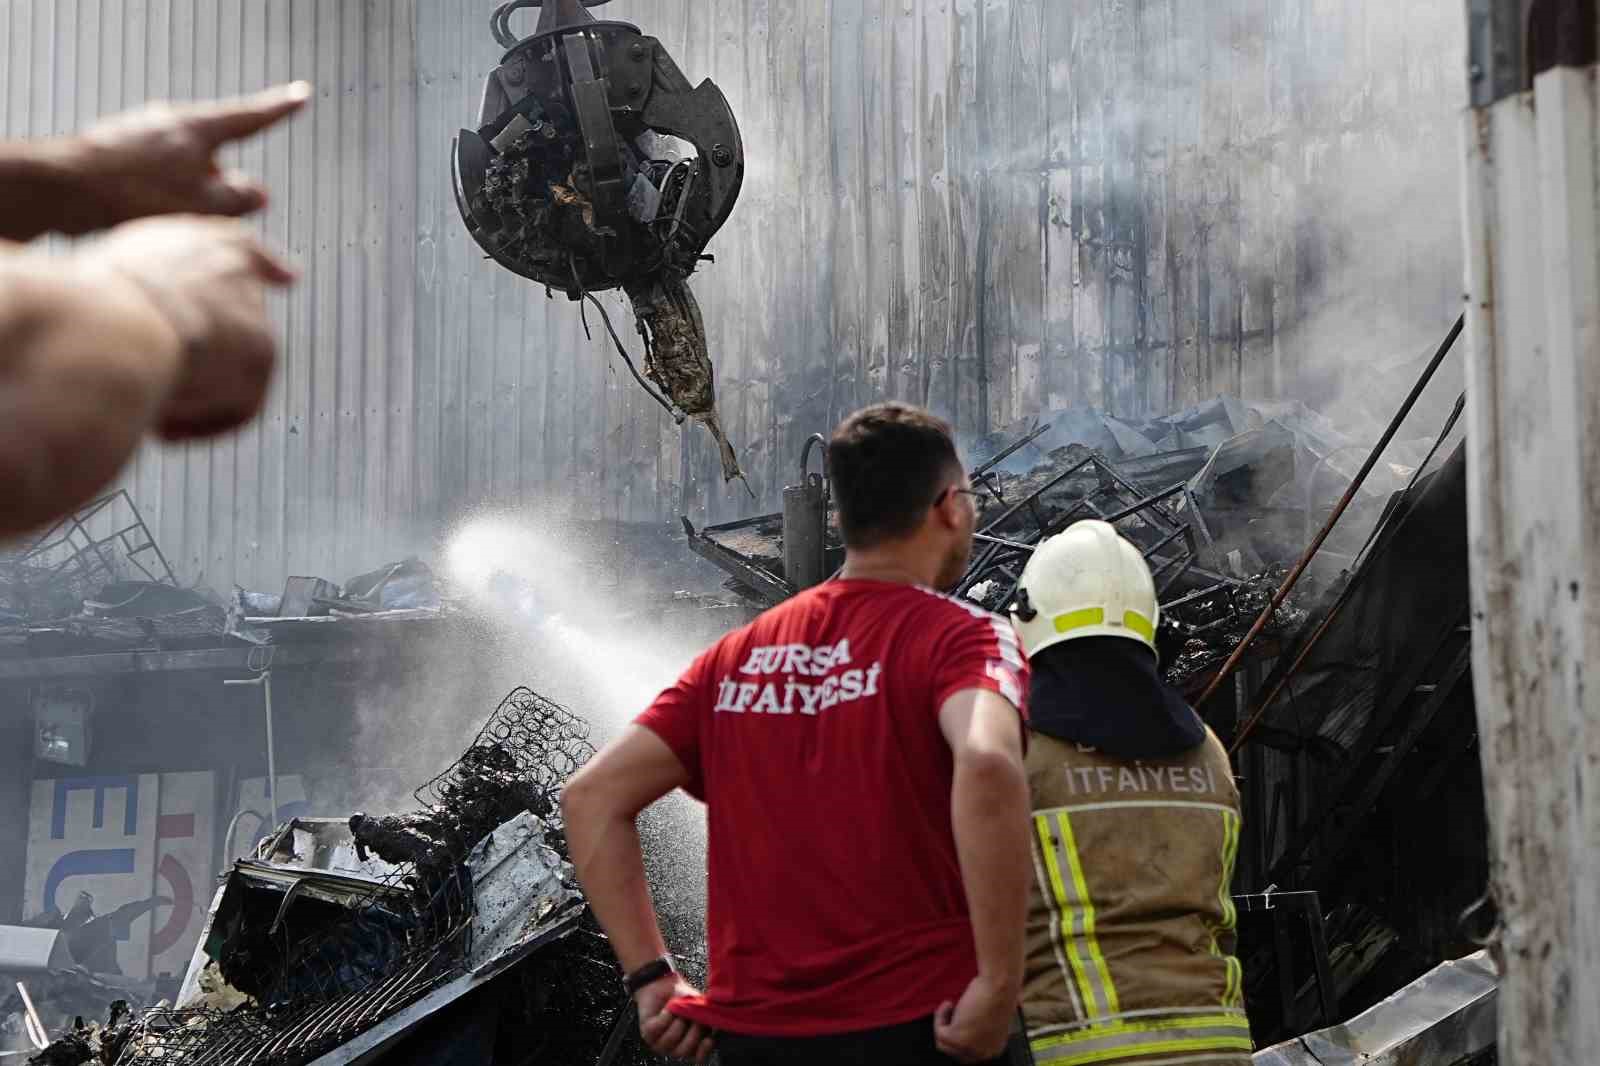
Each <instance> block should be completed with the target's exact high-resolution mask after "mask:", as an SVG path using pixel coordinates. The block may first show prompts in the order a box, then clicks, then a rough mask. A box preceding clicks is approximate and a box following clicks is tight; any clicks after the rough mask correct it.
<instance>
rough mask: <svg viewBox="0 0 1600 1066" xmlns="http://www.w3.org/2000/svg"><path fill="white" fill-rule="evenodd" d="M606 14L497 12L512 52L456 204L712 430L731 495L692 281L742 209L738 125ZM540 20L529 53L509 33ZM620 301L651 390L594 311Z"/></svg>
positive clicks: (471, 141)
mask: <svg viewBox="0 0 1600 1066" xmlns="http://www.w3.org/2000/svg"><path fill="white" fill-rule="evenodd" d="M605 2H607V0H582V2H581V3H580V0H543V2H541V0H510V2H508V3H503V4H501V5H500V6H499V7H498V8H497V9H496V10H495V12H494V15H493V16H492V17H491V19H490V29H491V31H492V32H493V34H494V37H495V40H496V41H497V42H498V43H499V44H500V46H501V47H503V48H505V49H506V53H505V56H504V58H503V59H502V60H501V62H500V66H499V67H497V68H496V69H495V70H494V72H493V73H491V74H490V75H489V79H488V83H487V85H486V86H485V88H484V95H483V107H482V111H481V113H480V114H479V117H478V126H477V128H475V129H470V130H465V129H464V130H462V131H461V133H460V135H459V136H458V137H457V139H456V148H455V189H456V201H457V205H458V207H459V208H460V211H461V217H462V218H463V220H464V221H465V222H466V225H467V229H468V231H469V232H470V233H471V234H472V236H473V238H474V239H475V240H476V241H477V242H478V243H479V245H481V246H482V247H483V249H484V251H486V252H488V253H489V255H490V256H491V257H492V258H493V259H494V260H495V261H496V262H497V263H499V264H500V265H501V266H503V267H505V268H506V269H507V270H510V271H513V272H514V273H517V274H520V275H522V276H523V277H525V278H528V279H530V280H532V281H535V282H537V283H539V284H541V285H543V286H544V287H545V292H546V293H547V294H549V293H551V292H553V291H560V292H564V293H566V295H567V298H568V299H570V300H573V301H585V300H586V301H588V302H589V303H590V304H593V306H594V307H595V309H596V310H597V311H599V313H600V317H601V319H602V320H603V323H604V325H605V329H606V332H607V333H608V334H609V335H610V338H611V341H612V343H613V344H614V345H615V347H616V350H617V352H618V354H620V355H621V356H622V359H623V361H624V362H626V363H627V365H628V369H629V370H630V371H632V372H633V375H634V377H635V378H636V379H637V380H638V381H639V384H640V386H641V387H643V388H644V389H645V391H646V392H648V393H649V394H650V395H651V397H652V398H654V399H655V400H656V402H658V403H659V404H661V406H662V407H664V408H665V409H667V410H668V411H669V412H670V413H671V414H672V415H673V417H674V418H675V419H676V420H677V421H678V422H679V423H682V422H683V421H684V419H686V418H692V419H694V420H695V421H697V422H700V423H701V424H702V425H704V426H705V427H706V429H707V430H708V431H709V432H710V433H711V435H712V437H713V438H715V440H716V442H717V446H718V448H719V450H720V454H721V457H722V473H723V477H724V479H725V480H727V481H732V480H733V479H734V478H739V477H742V476H743V475H742V473H741V472H740V470H739V461H738V458H737V457H736V455H735V454H734V450H733V445H732V444H731V443H729V441H728V438H727V436H726V435H725V434H724V433H723V430H722V423H721V421H720V419H719V418H718V415H717V406H716V390H715V384H714V378H715V374H714V371H713V368H712V365H711V354H710V351H709V349H708V346H707V343H706V331H705V325H704V323H703V322H702V321H701V317H700V307H699V305H698V304H697V303H696V302H695V298H694V294H693V292H691V291H690V289H689V283H688V278H689V275H690V274H691V273H693V272H694V270H695V268H696V267H697V266H698V265H699V264H700V262H701V261H702V260H710V259H711V256H708V255H706V254H704V253H705V249H706V245H707V244H708V243H709V242H710V240H711V238H712V237H713V236H714V235H715V234H716V232H717V230H719V229H720V228H721V227H722V225H723V223H724V222H726V221H727V220H728V216H729V214H730V213H731V212H732V211H733V205H734V203H735V201H736V200H737V199H738V197H739V189H740V186H741V185H742V184H743V182H744V145H743V142H742V141H741V139H740V136H739V125H738V122H737V121H736V120H735V119H734V115H733V111H732V109H731V108H730V107H729V106H728V101H727V99H726V98H725V97H724V96H723V95H722V91H721V90H720V89H718V88H717V86H716V85H715V84H714V83H712V82H711V81H709V80H707V81H703V82H701V83H700V85H698V86H692V85H691V83H690V82H689V79H688V78H686V77H685V76H684V74H683V72H682V71H681V70H679V69H678V66H677V64H676V63H674V62H673V60H672V57H671V56H669V55H668V54H667V51H666V49H665V48H663V47H662V45H661V42H660V41H658V40H657V39H656V38H654V37H647V36H645V35H643V34H642V33H640V31H639V28H638V27H636V26H633V25H630V24H628V23H625V22H602V21H597V20H596V19H595V18H594V16H593V15H591V14H589V12H588V11H587V10H586V7H595V6H598V5H599V4H603V3H605ZM528 8H539V9H540V16H539V23H538V26H537V28H536V30H535V32H534V33H533V35H532V36H530V37H527V38H523V39H520V40H519V39H518V38H517V36H516V35H515V34H514V33H513V32H512V31H511V25H510V19H511V17H512V16H513V15H515V14H516V13H517V12H518V11H520V10H523V9H528ZM673 139H677V140H680V141H683V142H687V144H688V145H690V146H691V147H692V148H693V149H694V155H693V156H692V157H688V156H685V155H682V154H681V153H679V152H678V151H677V150H676V149H675V148H674V147H673V144H672V141H673ZM615 288H621V289H622V290H623V292H624V293H625V294H626V295H627V297H628V300H629V301H630V302H631V303H632V305H633V309H634V317H635V328H636V329H637V331H638V334H639V337H640V338H641V340H642V341H643V347H644V360H643V363H644V374H643V376H642V377H641V376H640V374H639V370H638V368H637V367H636V366H635V365H634V363H633V360H632V358H631V357H630V356H629V355H628V352H627V349H626V348H625V347H624V346H623V343H622V340H621V338H620V337H618V336H617V333H616V331H615V330H614V329H613V328H612V325H611V320H610V317H609V316H608V315H607V314H606V310H605V308H604V306H602V305H601V303H600V302H599V301H598V300H596V299H595V297H594V294H595V293H597V292H602V291H605V290H607V289H615ZM580 310H581V308H580ZM584 329H585V331H587V330H588V320H587V318H585V320H584Z"/></svg>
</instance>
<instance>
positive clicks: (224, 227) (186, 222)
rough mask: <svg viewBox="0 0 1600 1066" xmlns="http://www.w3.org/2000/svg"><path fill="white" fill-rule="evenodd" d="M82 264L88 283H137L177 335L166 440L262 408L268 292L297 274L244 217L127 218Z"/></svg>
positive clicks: (163, 419) (270, 351) (163, 413)
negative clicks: (241, 220)
mask: <svg viewBox="0 0 1600 1066" xmlns="http://www.w3.org/2000/svg"><path fill="white" fill-rule="evenodd" d="M79 265H80V269H81V271H82V276H83V277H84V279H85V282H86V283H87V284H89V285H107V286H109V285H128V284H130V283H131V286H132V287H133V288H134V289H136V290H137V291H138V292H139V293H140V294H142V295H143V297H144V298H145V299H146V300H148V302H149V304H150V305H151V306H152V307H153V308H154V309H155V310H156V311H157V312H158V313H159V314H160V315H161V317H162V318H163V319H165V320H166V322H167V323H168V325H170V326H171V327H172V330H173V332H174V333H175V334H176V336H177V339H178V342H179V351H180V356H179V363H178V374H177V378H176V381H175V383H174V386H173V388H172V391H171V392H170V393H169V394H168V396H167V398H166V401H165V402H164V403H163V404H162V406H161V409H160V412H159V414H158V416H157V420H156V430H157V432H159V433H160V434H161V435H162V436H163V437H165V438H167V439H168V440H185V439H190V438H195V437H202V436H209V435H211V434H215V433H221V432H223V431H225V430H229V429H233V428H235V427H237V426H239V425H241V424H243V423H245V422H247V421H249V420H250V419H251V418H253V417H254V416H255V414H256V412H257V411H258V410H260V408H261V404H262V401H263V400H264V398H265V397H266V392H267V387H268V385H269V384H270V382H271V379H272V370H273V367H274V365H275V363H276V361H277V343H276V341H275V340H274V338H273V335H272V329H271V325H270V323H269V322H268V319H267V307H266V291H267V289H268V287H277V286H283V285H287V284H289V283H290V282H292V281H293V280H294V277H295V275H294V272H293V271H292V270H290V269H289V268H288V267H287V266H285V265H284V264H283V263H282V262H280V261H279V259H278V258H277V257H276V256H275V255H274V254H273V253H272V252H270V251H268V250H267V249H266V248H265V247H264V246H263V245H262V244H261V243H260V242H259V241H258V240H257V239H256V238H255V236H254V235H253V234H251V233H250V231H249V230H248V229H246V228H245V227H244V226H243V225H242V224H241V223H238V222H231V221H226V220H222V219H206V218H193V217H175V218H163V219H150V220H147V221H144V222H134V223H130V224H128V225H126V226H120V227H118V228H117V229H116V230H114V231H112V233H111V234H110V235H109V236H108V237H106V239H105V240H103V241H100V242H99V243H97V244H96V245H94V246H93V247H91V248H89V249H86V250H85V251H84V252H82V253H81V255H80V259H79Z"/></svg>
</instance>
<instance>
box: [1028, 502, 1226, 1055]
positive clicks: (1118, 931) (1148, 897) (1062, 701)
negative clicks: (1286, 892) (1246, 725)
mask: <svg viewBox="0 0 1600 1066" xmlns="http://www.w3.org/2000/svg"><path fill="white" fill-rule="evenodd" d="M1011 614H1012V623H1013V625H1015V626H1016V629H1017V633H1018V636H1019V637H1020V639H1021V642H1022V644H1023V646H1024V648H1026V650H1027V652H1028V658H1029V664H1030V666H1031V668H1032V671H1033V674H1032V680H1031V682H1030V697H1029V703H1030V705H1031V720H1030V722H1029V733H1030V735H1029V748H1028V754H1027V759H1026V768H1027V774H1028V785H1029V792H1030V797H1031V806H1032V847H1033V853H1034V854H1033V859H1034V874H1035V882H1034V886H1033V892H1032V902H1031V904H1030V907H1029V914H1028V926H1027V963H1026V971H1025V975H1024V979H1023V994H1022V1004H1023V1014H1024V1018H1025V1020H1026V1025H1027V1029H1028V1037H1029V1043H1030V1045H1031V1047H1032V1050H1033V1056H1034V1059H1035V1061H1036V1062H1037V1063H1038V1064H1039V1066H1051V1064H1071V1066H1090V1064H1093V1066H1112V1064H1117V1066H1122V1064H1137V1063H1151V1064H1154V1063H1161V1064H1162V1066H1249V1062H1250V1052H1251V1040H1250V1027H1249V1022H1248V1021H1247V1020H1246V1018H1245V1012H1244V995H1243V985H1242V980H1241V971H1240V967H1239V961H1238V959H1236V958H1235V957H1234V955H1233V947H1234V917H1235V916H1234V908H1233V904H1232V901H1231V899H1230V896H1229V892H1230V884H1231V881H1232V878H1233V868H1234V857H1235V854H1236V852H1237V849H1238V843H1239V794H1238V790H1237V789H1236V788H1235V786H1234V781H1233V775H1232V772H1231V768H1230V765H1229V762H1228V756H1227V753H1226V752H1225V751H1224V750H1223V748H1222V745H1221V744H1220V743H1219V742H1218V740H1217V738H1216V736H1215V735H1214V734H1213V733H1212V732H1211V731H1210V730H1209V729H1207V728H1206V726H1205V724H1204V723H1203V722H1201V720H1200V718H1199V716H1198V715H1197V714H1196V713H1195V712H1194V710H1193V709H1192V708H1191V707H1190V706H1189V705H1188V704H1187V703H1186V702H1185V701H1184V699H1183V697H1182V696H1181V695H1179V694H1178V693H1177V692H1176V691H1175V690H1173V689H1172V688H1170V687H1169V686H1168V685H1166V684H1165V682H1164V681H1163V680H1162V677H1161V674H1160V672H1159V670H1158V668H1157V666H1158V664H1157V655H1156V646H1155V634H1156V627H1157V625H1158V624H1159V622H1160V608H1159V607H1158V605H1157V602H1156V591H1155V583H1154V581H1153V580H1152V578H1151V574H1150V568H1149V567H1148V566H1147V565H1146V564H1145V561H1144V558H1143V556H1141V555H1140V553H1139V550H1138V549H1137V548H1135V547H1134V546H1133V545H1132V544H1130V543H1129V542H1128V541H1126V540H1124V539H1123V538H1122V537H1121V536H1119V535H1118V533H1117V531H1116V530H1115V529H1114V528H1113V527H1112V526H1110V525H1108V524H1107V523H1105V522H1098V521H1084V522H1079V523H1077V524H1075V525H1073V526H1071V527H1070V528H1069V529H1067V530H1066V532H1064V533H1061V534H1060V535H1058V536H1055V537H1052V538H1051V539H1050V540H1048V541H1046V542H1045V543H1044V544H1043V545H1041V546H1040V548H1039V549H1038V551H1037V552H1035V554H1034V556H1033V558H1032V559H1031V560H1030V561H1029V563H1028V565H1027V567H1026V568H1025V569H1024V570H1023V574H1022V582H1021V585H1020V588H1019V591H1018V595H1017V599H1016V601H1015V602H1014V603H1013V604H1012V607H1011Z"/></svg>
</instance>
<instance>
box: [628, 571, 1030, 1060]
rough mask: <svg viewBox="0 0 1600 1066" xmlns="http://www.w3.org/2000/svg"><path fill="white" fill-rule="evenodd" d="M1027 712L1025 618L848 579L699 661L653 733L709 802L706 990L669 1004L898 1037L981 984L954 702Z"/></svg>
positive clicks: (716, 1022)
mask: <svg viewBox="0 0 1600 1066" xmlns="http://www.w3.org/2000/svg"><path fill="white" fill-rule="evenodd" d="M964 689H988V690H990V691H993V692H997V693H999V694H1000V695H1002V696H1004V697H1005V698H1006V699H1007V700H1009V701H1010V702H1011V703H1012V704H1013V705H1015V706H1016V707H1017V708H1018V710H1019V713H1022V712H1023V711H1024V710H1025V702H1024V701H1025V693H1026V692H1027V691H1028V677H1027V667H1026V665H1025V664H1024V662H1023V658H1022V654H1021V651H1020V650H1019V648H1018V646H1017V642H1016V638H1015V635H1014V634H1013V632H1012V629H1011V626H1010V623H1008V622H1007V621H1005V620H1004V619H1002V618H999V617H997V616H996V615H993V614H990V613H989V612H987V611H985V610H982V609H981V608H979V607H976V606H975V605H973V604H970V603H967V602H965V601H962V600H957V599H953V598H951V597H948V596H942V595H940V594H938V593H936V592H932V591H930V590H928V589H924V588H918V587H915V586H910V585H896V584H891V583H887V582H878V581H832V582H829V583H827V584H824V585H821V586H818V587H817V588H814V589H812V590H810V591H808V592H805V593H803V594H801V595H799V596H796V597H795V598H794V599H792V600H789V601H788V602H786V603H784V604H782V605H780V606H778V607H775V608H773V609H772V610H770V611H768V612H767V613H765V614H763V615H762V616H761V617H760V618H758V619H756V620H755V621H754V622H752V623H751V624H750V625H748V626H746V627H745V628H744V629H741V630H739V631H738V632H736V633H731V634H729V635H728V636H726V637H724V638H723V639H722V640H721V641H719V642H718V643H717V644H716V645H714V646H713V647H712V648H711V649H710V650H709V651H707V652H705V654H703V655H701V656H700V657H699V658H698V659H696V660H695V662H694V663H693V665H691V666H690V667H689V669H688V671H687V672H686V673H685V674H684V675H683V677H682V678H681V679H680V680H679V681H678V683H677V684H676V685H674V686H673V687H672V688H669V689H667V690H666V691H665V692H663V693H662V694H661V695H660V696H659V697H658V698H657V699H656V701H655V703H654V704H652V705H651V707H650V709H649V710H647V711H645V713H644V714H642V715H641V716H640V717H639V719H638V722H639V724H640V725H643V726H645V727H646V728H648V729H650V730H652V731H653V732H655V733H656V735H658V736H659V737H661V739H662V740H664V741H665V742H666V743H667V745H668V746H669V747H671V748H672V750H673V751H674V752H675V753H676V754H677V756H678V758H679V760H680V761H681V762H682V763H683V765H684V768H685V769H687V770H688V772H689V777H690V784H689V786H688V791H689V792H690V793H691V794H692V795H694V796H695V797H696V798H698V799H701V800H704V801H705V802H706V804H707V809H708V810H707V817H708V822H709V839H708V852H709V854H708V858H707V865H708V867H709V870H708V882H707V891H708V897H707V923H706V924H707V938H708V941H709V947H710V954H711V965H710V979H709V981H708V982H707V986H706V989H705V994H704V995H703V996H699V997H695V998H690V999H680V1000H677V1001H675V1002H674V1003H673V1004H672V1010H673V1012H674V1013H676V1014H680V1015H682V1016H684V1017H687V1018H689V1019H691V1020H693V1021H697V1022H701V1023H703V1024H706V1025H709V1026H712V1027H713V1028H716V1029H721V1030H725V1031H728V1032H734V1033H741V1034H748V1035H753V1036H821V1035H826V1034H831V1033H846V1032H852V1031H855V1030H859V1029H872V1028H877V1027H879V1026H886V1025H897V1024H900V1023H902V1022H908V1021H911V1020H913V1019H916V1018H921V1017H924V1016H926V1015H929V1014H932V1013H933V1012H934V1011H935V1010H936V1009H937V1008H938V1006H939V1004H940V1003H941V1002H943V1001H944V1000H947V999H948V1000H954V999H957V998H959V997H960V995H961V993H962V991H963V990H964V989H965V988H966V986H967V984H968V982H969V981H971V980H972V978H973V977H974V976H975V975H976V973H977V959H976V954H975V950H974V947H973V942H972V927H971V923H970V922H969V920H968V916H967V900H966V892H965V889H964V888H963V886H962V882H961V870H960V866H959V864H958V862H957V858H956V847H955V839H954V835H953V833H952V830H951V826H950V787H951V780H952V775H953V771H954V759H953V757H952V755H951V751H950V747H949V745H948V744H947V743H946V742H945V739H944V735H943V733H941V732H940V729H939V708H940V707H941V706H942V705H943V703H944V701H945V700H946V699H947V698H948V697H950V696H952V695H954V694H955V693H957V692H960V691H962V690H964Z"/></svg>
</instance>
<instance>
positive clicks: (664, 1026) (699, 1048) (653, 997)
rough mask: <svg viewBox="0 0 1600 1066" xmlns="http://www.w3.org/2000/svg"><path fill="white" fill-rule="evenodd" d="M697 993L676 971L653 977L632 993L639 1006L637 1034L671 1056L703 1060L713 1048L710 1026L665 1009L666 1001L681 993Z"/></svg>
mask: <svg viewBox="0 0 1600 1066" xmlns="http://www.w3.org/2000/svg"><path fill="white" fill-rule="evenodd" d="M699 994H700V990H699V989H697V988H695V987H694V986H693V985H691V984H690V983H689V982H687V981H685V980H684V979H683V978H681V977H679V976H678V975H677V974H668V975H666V976H665V977H663V978H661V979H660V980H658V981H652V982H650V983H649V984H647V985H645V986H644V987H643V988H641V989H639V991H637V992H635V993H634V994H633V1002H634V1004H635V1005H636V1006H637V1007H638V1008H639V1035H640V1036H642V1037H643V1038H644V1042H645V1044H646V1045H648V1046H649V1048H650V1050H651V1051H654V1052H655V1053H656V1054H658V1055H665V1056H667V1057H668V1058H672V1059H691V1060H693V1061H695V1062H705V1061H706V1059H707V1058H708V1057H709V1056H710V1055H711V1049H712V1033H711V1030H709V1029H707V1028H705V1027H704V1026H703V1025H700V1024H698V1023H696V1022H691V1021H687V1020H685V1019H683V1018H679V1017H677V1016H676V1015H674V1014H671V1013H669V1012H668V1010H667V1004H669V1003H671V1002H672V1001H673V1000H675V999H677V998H679V997H680V996H698V995H699Z"/></svg>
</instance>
